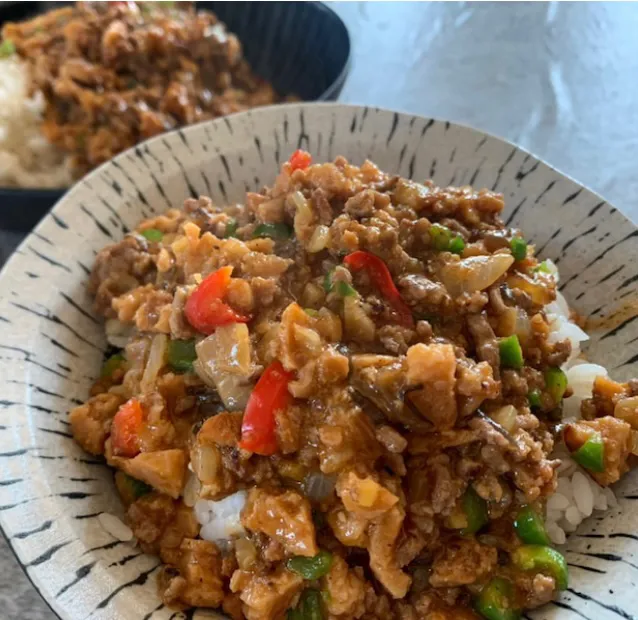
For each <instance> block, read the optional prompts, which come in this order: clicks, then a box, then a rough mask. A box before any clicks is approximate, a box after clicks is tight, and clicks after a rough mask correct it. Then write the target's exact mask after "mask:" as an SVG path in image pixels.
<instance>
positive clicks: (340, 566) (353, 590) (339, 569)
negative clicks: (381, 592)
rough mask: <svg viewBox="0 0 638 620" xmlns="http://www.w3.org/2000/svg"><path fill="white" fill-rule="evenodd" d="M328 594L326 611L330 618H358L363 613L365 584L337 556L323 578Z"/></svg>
mask: <svg viewBox="0 0 638 620" xmlns="http://www.w3.org/2000/svg"><path fill="white" fill-rule="evenodd" d="M322 581H323V584H324V588H325V590H326V592H327V593H328V594H329V596H328V597H326V599H327V603H326V610H327V611H328V613H329V614H330V615H331V616H336V617H340V618H360V617H361V616H362V615H363V614H364V612H365V605H364V597H365V582H364V580H363V579H362V578H361V577H360V576H359V575H358V574H357V573H356V572H355V571H353V570H351V569H349V568H348V565H347V564H346V562H345V561H344V560H343V558H340V557H339V556H337V557H335V558H334V560H333V562H332V566H331V567H330V572H329V573H328V574H327V575H326V576H325V577H324V578H323V580H322Z"/></svg>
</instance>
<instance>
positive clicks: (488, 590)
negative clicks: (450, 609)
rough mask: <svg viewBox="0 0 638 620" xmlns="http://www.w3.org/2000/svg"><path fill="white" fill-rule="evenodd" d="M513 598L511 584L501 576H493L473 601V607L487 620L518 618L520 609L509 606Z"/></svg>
mask: <svg viewBox="0 0 638 620" xmlns="http://www.w3.org/2000/svg"><path fill="white" fill-rule="evenodd" d="M513 598H514V588H513V587H512V584H511V583H510V582H509V581H507V579H503V578H502V577H494V579H492V581H490V582H489V583H488V584H487V585H486V586H485V587H484V588H483V589H482V590H481V592H480V594H479V595H478V597H477V598H476V599H475V601H474V609H476V611H477V612H478V613H479V614H481V616H483V617H484V618H486V619H487V620H518V619H519V618H520V617H521V611H520V609H514V608H513V607H511V605H512V599H513Z"/></svg>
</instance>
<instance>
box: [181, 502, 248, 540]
mask: <svg viewBox="0 0 638 620" xmlns="http://www.w3.org/2000/svg"><path fill="white" fill-rule="evenodd" d="M245 504H246V491H237V493H233V494H232V495H229V496H228V497H225V498H224V499H222V500H219V501H218V502H214V501H212V500H207V499H200V500H198V501H197V502H196V503H195V506H194V509H193V510H194V512H195V517H196V518H197V520H198V521H199V522H200V524H201V526H202V529H201V530H200V533H199V535H200V536H201V537H202V538H203V539H204V540H210V541H212V542H214V543H216V544H217V545H218V546H221V547H224V546H225V545H226V543H227V542H228V541H229V540H231V539H232V538H237V537H238V536H241V535H243V534H245V530H244V528H243V526H242V524H241V511H242V510H243V508H244V505H245Z"/></svg>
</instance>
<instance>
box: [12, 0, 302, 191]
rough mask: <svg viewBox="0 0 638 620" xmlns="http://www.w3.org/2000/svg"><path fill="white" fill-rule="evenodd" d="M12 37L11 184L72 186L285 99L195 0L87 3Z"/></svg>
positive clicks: (25, 26)
mask: <svg viewBox="0 0 638 620" xmlns="http://www.w3.org/2000/svg"><path fill="white" fill-rule="evenodd" d="M1 34H2V36H1V38H0V104H1V106H0V107H1V110H0V186H5V187H22V188H63V187H69V186H70V185H72V182H73V181H74V180H76V179H77V178H79V177H81V176H82V175H83V174H85V173H86V172H87V171H89V170H92V169H93V168H95V167H96V166H99V165H100V164H102V163H104V162H105V161H107V160H109V159H110V158H111V157H113V156H114V155H116V154H117V153H119V152H121V151H124V150H126V149H127V148H129V147H132V146H134V145H136V144H138V143H139V142H142V141H143V140H145V139H147V138H149V137H152V136H155V135H158V134H161V133H164V132H166V131H169V130H171V129H174V128H177V127H183V126H186V125H190V124H194V123H197V122H201V121H204V120H207V119H210V118H216V117H219V116H223V115H225V114H230V113H233V112H238V111H242V110H247V109H250V108H253V107H257V106H261V105H269V104H273V103H277V102H279V101H293V100H295V98H294V97H293V96H290V97H282V96H280V95H279V94H278V93H276V92H275V90H274V89H273V87H272V86H271V85H270V84H269V83H267V82H266V81H265V80H262V79H261V78H259V77H257V76H256V75H255V74H254V73H253V72H252V69H251V68H250V66H249V65H248V63H247V61H246V60H245V59H244V57H243V50H242V46H241V43H240V42H239V40H238V39H237V37H236V36H235V35H234V34H232V33H230V32H228V31H227V29H226V27H225V25H224V24H223V23H222V22H220V21H219V20H218V19H217V17H216V16H215V15H214V14H213V13H211V12H208V11H195V9H194V8H193V3H192V2H180V3H178V4H175V3H172V2H170V3H169V2H164V3H163V2H159V3H158V2H139V3H136V2H107V3H99V2H98V3H94V2H77V3H75V4H74V5H72V6H66V7H63V8H58V9H54V10H50V11H47V12H45V13H44V14H42V15H37V16H36V17H34V18H32V19H30V20H28V21H25V22H21V23H7V24H4V25H3V28H2V33H1Z"/></svg>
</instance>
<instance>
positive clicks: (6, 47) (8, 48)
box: [0, 39, 16, 58]
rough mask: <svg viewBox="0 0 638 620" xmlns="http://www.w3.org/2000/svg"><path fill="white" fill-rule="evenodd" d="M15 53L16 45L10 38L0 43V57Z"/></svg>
mask: <svg viewBox="0 0 638 620" xmlns="http://www.w3.org/2000/svg"><path fill="white" fill-rule="evenodd" d="M15 53H16V46H15V45H14V43H13V41H12V40H11V39H5V40H4V41H3V42H2V43H0V58H7V57H9V56H12V55H13V54H15Z"/></svg>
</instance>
